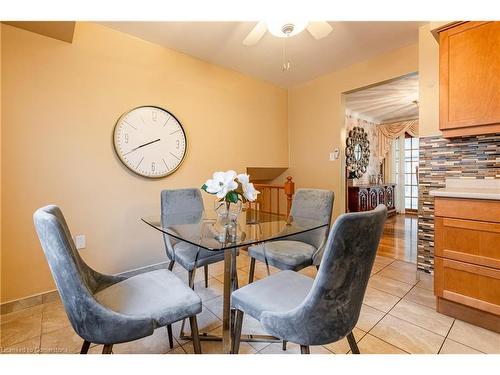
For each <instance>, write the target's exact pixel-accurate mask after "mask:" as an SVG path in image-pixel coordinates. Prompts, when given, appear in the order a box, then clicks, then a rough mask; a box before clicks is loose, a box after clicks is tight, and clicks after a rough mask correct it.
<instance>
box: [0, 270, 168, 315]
mask: <svg viewBox="0 0 500 375" xmlns="http://www.w3.org/2000/svg"><path fill="white" fill-rule="evenodd" d="M167 267H168V262H161V263H156V264H152V265H149V266H145V267H140V268H135V269H132V270H129V271H125V272H120V273H118V274H117V275H120V276H126V277H132V276H136V275H139V274H141V273H144V272H150V271H155V270H158V269H162V268H167ZM57 300H59V293H58V291H57V289H54V290H49V291H47V292H43V293H39V294H34V295H32V296H29V297H24V298H20V299H16V300H13V301H7V302H4V303H2V304H0V315H4V314H8V313H11V312H15V311H19V310H23V309H27V308H28V307H34V306H38V305H41V304H44V303H49V302H54V301H57Z"/></svg>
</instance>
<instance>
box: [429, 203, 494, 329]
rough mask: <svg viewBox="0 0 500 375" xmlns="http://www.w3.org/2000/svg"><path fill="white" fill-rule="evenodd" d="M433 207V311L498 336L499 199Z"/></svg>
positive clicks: (440, 204) (443, 204) (441, 204)
mask: <svg viewBox="0 0 500 375" xmlns="http://www.w3.org/2000/svg"><path fill="white" fill-rule="evenodd" d="M434 203H435V221H434V222H435V228H434V241H435V242H434V246H435V251H434V255H435V258H434V293H435V294H436V297H437V310H438V311H439V312H441V313H443V314H446V315H450V316H453V317H455V318H457V319H461V320H464V321H468V322H470V323H473V324H476V325H479V326H482V327H484V328H487V329H490V330H494V331H496V332H500V201H498V200H481V199H465V198H447V197H435V201H434Z"/></svg>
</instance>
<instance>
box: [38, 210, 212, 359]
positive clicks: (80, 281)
mask: <svg viewBox="0 0 500 375" xmlns="http://www.w3.org/2000/svg"><path fill="white" fill-rule="evenodd" d="M33 220H34V222H35V228H36V231H37V233H38V237H39V239H40V243H41V245H42V248H43V251H44V253H45V256H46V258H47V261H48V263H49V267H50V270H51V272H52V276H53V277H54V280H55V282H56V285H57V289H58V291H59V295H60V296H61V301H62V303H63V305H64V308H65V310H66V314H67V315H68V318H69V320H70V322H71V325H72V326H73V329H74V330H75V331H76V333H77V334H78V335H79V336H80V337H81V338H83V340H84V342H83V345H82V350H81V353H82V354H85V353H87V351H88V349H89V347H90V344H91V343H96V344H103V345H104V348H103V353H104V354H109V353H111V350H112V347H113V344H118V343H122V342H127V341H132V340H137V339H140V338H143V337H146V336H149V335H151V334H153V331H154V330H155V329H156V328H158V327H163V326H167V328H168V335H169V341H170V347H171V348H172V347H173V338H172V329H171V325H172V323H175V322H177V321H180V320H183V319H185V318H189V319H190V323H191V330H192V335H193V344H194V349H195V353H200V352H201V349H200V341H199V336H198V326H197V321H196V314H198V313H200V312H201V309H202V307H201V299H200V297H199V296H198V295H197V294H196V293H195V292H194V291H193V290H191V289H190V288H189V287H188V286H187V285H186V284H185V283H183V282H182V280H180V279H179V278H178V277H177V276H176V275H174V274H173V273H172V272H170V271H168V270H165V269H163V270H156V271H151V272H145V273H142V274H139V275H136V276H132V277H128V278H127V277H123V276H110V275H103V274H101V273H99V272H97V271H95V270H93V269H92V268H90V267H89V266H88V265H87V264H86V263H85V262H84V261H83V259H82V258H81V257H80V255H79V254H78V251H77V250H76V248H75V244H74V243H73V239H72V238H71V233H70V231H69V228H68V225H67V224H66V220H65V219H64V216H63V214H62V212H61V210H60V209H59V208H58V207H57V206H53V205H51V206H46V207H43V208H40V209H38V210H37V211H36V212H35V213H34V215H33Z"/></svg>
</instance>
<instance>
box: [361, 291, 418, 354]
mask: <svg viewBox="0 0 500 375" xmlns="http://www.w3.org/2000/svg"><path fill="white" fill-rule="evenodd" d="M413 288H415V286H413V287H412V288H411V289H410V290H409V291H408V292H406V293H405V294H404V295H403V296H402V297H401V298H399V301H398V302H396V303H395V304H394V306H392V307H391V308H390V309H389V311H387V312H386V313H385V315H384V316H382V318H380V319H379V321H378V322H377V323H375V324H374V325H373V327H372V328H370V330H369V331H368V332H367V333H370V334H371V335H372V336H374V337H376V338H378V339H379V340H382V341H384V342H387V343H388V344H391V345H392V346H394V347H396V348H398V349H401V350H403V351H404V352H407V351H406V350H404V349H403V348H400V347H399V346H397V345H395V344H393V343H390V342H388V341H385V340H384V339H382V338H380V337H378V336H377V335H375V334H374V333H371V331H372V330H373V329H374V328H375V327H376V326H377V324H379V323H380V322H381V321H382V320H383V319H384V318H385V317H386V316H387V315H389V313H390V312H391V311H392V309H394V307H395V306H396V305H397V304H398V303H399V302H401V301H402V300H403V298H404V297H405V296H406V295H407V294H408V293H410V292H411V290H412V289H413ZM391 316H393V315H391ZM396 318H397V317H396ZM410 324H412V323H410ZM407 353H408V352H407ZM410 354H411V353H410Z"/></svg>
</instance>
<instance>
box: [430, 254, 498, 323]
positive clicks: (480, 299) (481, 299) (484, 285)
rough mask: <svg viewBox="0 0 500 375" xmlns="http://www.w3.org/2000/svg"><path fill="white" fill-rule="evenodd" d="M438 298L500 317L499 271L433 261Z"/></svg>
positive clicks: (454, 262)
mask: <svg viewBox="0 0 500 375" xmlns="http://www.w3.org/2000/svg"><path fill="white" fill-rule="evenodd" d="M434 266H435V274H434V291H435V294H436V296H438V297H441V298H445V299H447V300H450V301H453V302H458V303H461V304H463V305H467V306H470V307H474V308H476V309H479V310H483V311H487V312H489V313H492V314H495V315H500V270H497V269H495V268H489V267H482V266H476V265H474V264H469V263H463V262H457V261H454V260H449V259H446V258H441V257H438V256H437V257H435V258H434Z"/></svg>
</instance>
